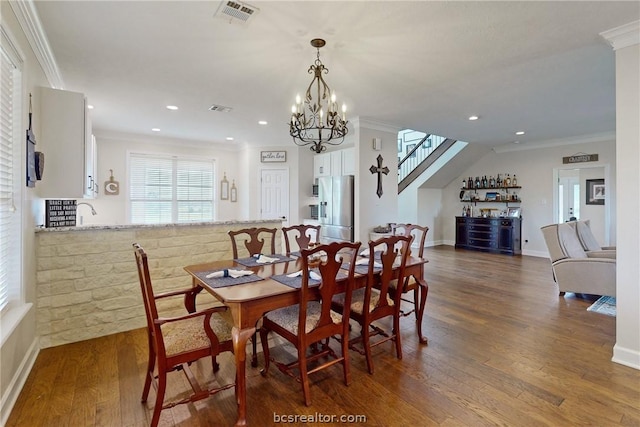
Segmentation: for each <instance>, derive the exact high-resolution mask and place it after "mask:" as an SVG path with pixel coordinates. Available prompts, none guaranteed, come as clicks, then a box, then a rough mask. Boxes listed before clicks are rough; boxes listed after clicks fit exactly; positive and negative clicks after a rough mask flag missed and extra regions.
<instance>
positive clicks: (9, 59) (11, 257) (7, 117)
mask: <svg viewBox="0 0 640 427" xmlns="http://www.w3.org/2000/svg"><path fill="white" fill-rule="evenodd" d="M2 36H3V39H2V42H3V46H2V49H0V51H1V52H0V53H1V55H0V56H1V59H0V67H1V70H0V312H2V311H3V310H4V309H5V308H6V307H8V306H9V305H10V303H11V302H12V301H17V300H19V298H20V293H21V292H20V286H21V270H22V267H21V256H20V254H21V252H22V249H21V237H20V232H21V230H22V227H21V221H20V209H19V208H20V201H21V197H22V196H21V185H20V184H21V183H22V182H21V181H20V177H19V173H20V170H21V168H20V165H19V163H18V162H19V160H20V145H19V143H20V141H21V139H20V135H22V130H21V126H20V116H21V113H20V111H21V109H20V107H21V101H20V96H21V90H20V88H21V81H20V77H21V76H20V70H19V69H18V67H17V66H16V63H17V61H15V60H14V59H13V55H12V54H11V53H10V52H9V51H7V50H6V49H5V41H6V39H5V35H4V32H3V34H2Z"/></svg>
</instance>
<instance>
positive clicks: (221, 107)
mask: <svg viewBox="0 0 640 427" xmlns="http://www.w3.org/2000/svg"><path fill="white" fill-rule="evenodd" d="M209 111H219V112H221V113H228V112H229V111H231V107H225V106H224V105H216V104H213V105H212V106H211V107H209Z"/></svg>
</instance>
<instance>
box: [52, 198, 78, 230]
mask: <svg viewBox="0 0 640 427" xmlns="http://www.w3.org/2000/svg"><path fill="white" fill-rule="evenodd" d="M44 206H45V227H47V228H53V227H75V225H76V210H77V208H78V206H77V205H76V200H45V201H44Z"/></svg>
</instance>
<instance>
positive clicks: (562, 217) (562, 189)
mask: <svg viewBox="0 0 640 427" xmlns="http://www.w3.org/2000/svg"><path fill="white" fill-rule="evenodd" d="M558 199H559V200H558V218H557V220H558V223H562V222H566V221H570V220H571V219H580V171H579V170H578V169H570V170H562V171H560V175H559V178H558Z"/></svg>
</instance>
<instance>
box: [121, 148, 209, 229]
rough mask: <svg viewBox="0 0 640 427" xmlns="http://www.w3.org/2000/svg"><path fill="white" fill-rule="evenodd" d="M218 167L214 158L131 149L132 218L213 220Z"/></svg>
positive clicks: (149, 220)
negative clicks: (170, 154)
mask: <svg viewBox="0 0 640 427" xmlns="http://www.w3.org/2000/svg"><path fill="white" fill-rule="evenodd" d="M214 167H215V164H214V161H213V160H195V159H188V158H180V157H169V156H158V155H149V154H137V153H131V154H130V155H129V169H130V171H129V176H130V191H129V198H130V215H131V222H132V223H133V224H164V223H179V222H201V221H212V220H213V219H214V201H213V196H214V194H213V191H214V185H213V183H214Z"/></svg>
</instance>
